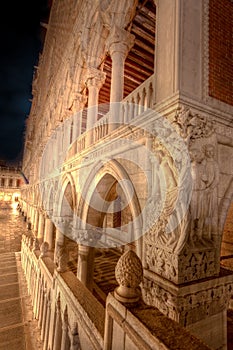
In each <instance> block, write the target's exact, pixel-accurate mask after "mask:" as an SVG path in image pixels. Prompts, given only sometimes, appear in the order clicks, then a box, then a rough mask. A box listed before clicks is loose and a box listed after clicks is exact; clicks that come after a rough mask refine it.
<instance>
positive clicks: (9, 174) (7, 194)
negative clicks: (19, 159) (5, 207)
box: [0, 164, 23, 202]
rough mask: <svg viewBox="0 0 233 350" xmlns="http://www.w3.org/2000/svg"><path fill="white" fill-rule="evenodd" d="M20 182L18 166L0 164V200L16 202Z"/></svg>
mask: <svg viewBox="0 0 233 350" xmlns="http://www.w3.org/2000/svg"><path fill="white" fill-rule="evenodd" d="M22 182H23V180H22V176H21V169H20V168H18V167H13V166H7V165H3V164H2V165H1V166H0V202H2V201H4V202H6V201H7V202H10V201H15V202H17V201H18V200H19V197H20V187H21V185H22Z"/></svg>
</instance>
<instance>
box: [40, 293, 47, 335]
mask: <svg viewBox="0 0 233 350" xmlns="http://www.w3.org/2000/svg"><path fill="white" fill-rule="evenodd" d="M47 301H48V300H47V291H45V293H44V300H43V315H42V325H41V340H44V335H45V328H46V319H47Z"/></svg>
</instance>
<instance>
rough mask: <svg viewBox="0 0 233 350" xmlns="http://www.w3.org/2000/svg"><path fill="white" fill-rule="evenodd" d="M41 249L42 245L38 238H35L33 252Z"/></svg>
mask: <svg viewBox="0 0 233 350" xmlns="http://www.w3.org/2000/svg"><path fill="white" fill-rule="evenodd" d="M39 249H40V243H39V240H38V238H36V237H35V238H34V240H33V246H32V250H33V251H35V250H39Z"/></svg>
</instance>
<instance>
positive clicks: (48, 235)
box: [44, 217, 54, 250]
mask: <svg viewBox="0 0 233 350" xmlns="http://www.w3.org/2000/svg"><path fill="white" fill-rule="evenodd" d="M53 228H54V224H53V222H52V220H51V219H50V218H48V217H47V218H46V219H45V235H44V241H45V242H48V244H49V250H52V248H53Z"/></svg>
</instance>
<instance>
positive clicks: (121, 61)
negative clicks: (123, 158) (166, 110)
mask: <svg viewBox="0 0 233 350" xmlns="http://www.w3.org/2000/svg"><path fill="white" fill-rule="evenodd" d="M134 38H135V37H134V35H132V34H130V33H129V32H127V31H126V30H122V29H120V28H117V27H116V26H115V27H114V28H113V30H112V31H111V34H110V36H109V38H108V40H107V46H108V50H109V52H110V55H111V58H112V78H111V93H110V103H114V102H121V101H122V100H123V93H124V65H125V59H126V57H127V54H128V52H129V50H130V49H131V47H132V46H133V44H134ZM113 108H114V109H113ZM119 112H120V111H119V108H117V105H116V106H114V105H113V106H112V107H111V121H112V122H113V123H117V122H118V123H119V122H121V120H119ZM110 129H111V127H110Z"/></svg>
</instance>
